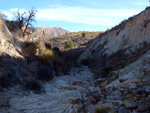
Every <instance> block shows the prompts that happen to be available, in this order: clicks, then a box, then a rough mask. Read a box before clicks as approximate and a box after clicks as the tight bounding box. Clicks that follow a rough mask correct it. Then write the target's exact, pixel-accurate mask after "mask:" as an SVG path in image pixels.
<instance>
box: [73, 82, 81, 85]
mask: <svg viewBox="0 0 150 113" xmlns="http://www.w3.org/2000/svg"><path fill="white" fill-rule="evenodd" d="M80 84H82V82H81V81H74V82H73V83H72V85H80Z"/></svg>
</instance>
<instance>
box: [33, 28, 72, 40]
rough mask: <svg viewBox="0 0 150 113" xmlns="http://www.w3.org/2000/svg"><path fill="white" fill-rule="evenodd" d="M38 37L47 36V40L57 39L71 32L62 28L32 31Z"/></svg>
mask: <svg viewBox="0 0 150 113" xmlns="http://www.w3.org/2000/svg"><path fill="white" fill-rule="evenodd" d="M32 32H33V33H35V34H36V35H37V36H45V37H46V38H51V37H56V36H60V35H63V34H65V33H68V32H69V31H67V30H65V29H62V28H60V27H52V28H34V29H33V30H32Z"/></svg>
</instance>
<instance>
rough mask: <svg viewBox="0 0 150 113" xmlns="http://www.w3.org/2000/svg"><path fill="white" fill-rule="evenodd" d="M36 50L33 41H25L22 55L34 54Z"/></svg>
mask: <svg viewBox="0 0 150 113" xmlns="http://www.w3.org/2000/svg"><path fill="white" fill-rule="evenodd" d="M36 50H37V44H36V43H34V42H26V43H25V48H24V50H23V56H25V57H27V56H30V55H32V56H34V55H35V54H36Z"/></svg>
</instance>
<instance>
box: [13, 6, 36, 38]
mask: <svg viewBox="0 0 150 113" xmlns="http://www.w3.org/2000/svg"><path fill="white" fill-rule="evenodd" d="M36 12H37V11H36V10H34V8H32V9H31V10H29V11H24V12H23V13H21V12H20V11H19V10H18V11H17V14H16V19H17V20H16V21H17V22H18V26H19V28H20V29H21V28H22V27H23V26H24V27H25V29H24V30H23V36H24V35H25V34H26V33H27V29H29V27H32V23H33V22H35V15H36Z"/></svg>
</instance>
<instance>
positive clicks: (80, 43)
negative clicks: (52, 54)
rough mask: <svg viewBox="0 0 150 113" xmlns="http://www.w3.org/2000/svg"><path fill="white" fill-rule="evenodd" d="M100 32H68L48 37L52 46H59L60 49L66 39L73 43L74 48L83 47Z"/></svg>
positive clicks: (63, 46) (62, 47)
mask: <svg viewBox="0 0 150 113" xmlns="http://www.w3.org/2000/svg"><path fill="white" fill-rule="evenodd" d="M101 33H102V32H70V33H66V34H65V35H61V36H58V37H53V38H52V39H50V43H51V44H52V45H53V46H54V47H59V48H60V49H64V48H65V43H66V42H67V41H72V42H73V43H74V48H79V47H85V46H87V45H89V44H90V43H91V42H90V41H92V40H93V39H94V38H96V37H97V36H98V35H99V34H101Z"/></svg>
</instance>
